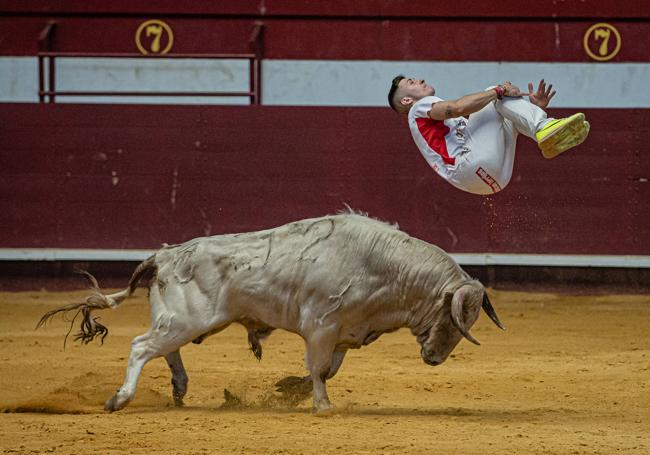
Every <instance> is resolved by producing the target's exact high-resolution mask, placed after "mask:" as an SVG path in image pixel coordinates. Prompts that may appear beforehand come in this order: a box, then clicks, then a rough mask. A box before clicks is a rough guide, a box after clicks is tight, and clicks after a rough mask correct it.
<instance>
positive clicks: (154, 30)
mask: <svg viewBox="0 0 650 455" xmlns="http://www.w3.org/2000/svg"><path fill="white" fill-rule="evenodd" d="M599 31H600V30H599ZM596 33H598V32H596ZM608 33H609V31H608ZM151 35H154V36H155V37H154V39H153V42H152V43H151V52H154V53H157V52H159V51H160V37H161V36H162V27H161V26H160V25H149V26H147V36H151ZM608 37H609V35H608Z"/></svg>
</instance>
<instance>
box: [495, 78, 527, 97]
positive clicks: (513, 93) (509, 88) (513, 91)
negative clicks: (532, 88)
mask: <svg viewBox="0 0 650 455" xmlns="http://www.w3.org/2000/svg"><path fill="white" fill-rule="evenodd" d="M501 86H502V87H503V88H504V89H505V90H504V92H503V96H510V97H518V96H525V95H526V93H522V91H521V90H520V89H519V87H517V86H515V85H512V82H510V81H505V82H504V83H503V84H501Z"/></svg>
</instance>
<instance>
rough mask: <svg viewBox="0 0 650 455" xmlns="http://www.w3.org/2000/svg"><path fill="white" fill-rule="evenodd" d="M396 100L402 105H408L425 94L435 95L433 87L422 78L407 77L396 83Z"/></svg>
mask: <svg viewBox="0 0 650 455" xmlns="http://www.w3.org/2000/svg"><path fill="white" fill-rule="evenodd" d="M397 87H398V89H397V102H398V103H399V104H401V105H403V106H410V105H412V104H413V103H415V102H417V101H418V100H420V99H422V98H424V97H425V96H432V95H435V93H436V91H435V89H434V88H433V87H431V86H430V85H428V84H426V83H425V81H424V79H413V78H412V77H407V78H404V79H402V80H401V81H399V84H398V85H397Z"/></svg>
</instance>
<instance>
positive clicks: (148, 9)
mask: <svg viewBox="0 0 650 455" xmlns="http://www.w3.org/2000/svg"><path fill="white" fill-rule="evenodd" d="M645 6H646V5H644V4H643V2H641V1H626V2H621V1H616V0H580V1H563V2H556V1H548V0H546V1H539V2H533V3H528V4H522V3H521V1H519V0H501V1H499V2H496V3H495V2H477V1H475V0H456V1H454V2H435V3H434V4H432V2H431V0H356V1H350V0H319V1H317V2H306V1H304V0H252V1H251V0H249V1H235V2H215V1H214V0H193V1H192V2H185V3H179V2H178V1H177V0H157V1H156V2H151V1H150V0H112V1H110V2H103V1H100V2H89V1H88V0H30V1H29V2H26V1H24V0H3V1H2V3H1V4H0V7H1V9H2V11H4V12H12V13H22V14H29V13H40V14H63V15H65V14H86V15H104V14H111V15H114V14H154V15H155V14H165V15H177V16H186V15H197V14H198V15H202V16H206V15H216V16H230V15H248V16H256V17H259V18H266V17H269V16H270V17H273V16H298V17H301V16H303V17H304V16H306V17H312V16H313V17H323V16H343V17H379V18H386V17H516V18H518V17H538V18H547V17H558V18H571V17H578V18H585V17H586V18H596V17H601V18H634V17H645V18H648V17H650V11H649V10H648V8H646V7H645Z"/></svg>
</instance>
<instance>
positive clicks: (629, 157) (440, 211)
mask: <svg viewBox="0 0 650 455" xmlns="http://www.w3.org/2000/svg"><path fill="white" fill-rule="evenodd" d="M568 113H569V112H568V111H566V110H554V111H553V112H551V114H552V115H554V116H556V117H559V116H563V115H566V114H568ZM585 113H586V115H587V118H588V119H589V121H590V122H591V128H592V130H591V134H590V137H589V138H588V139H587V141H586V142H585V143H584V144H583V145H582V146H580V147H579V148H578V149H576V150H572V151H570V152H567V153H565V154H563V155H561V156H560V157H558V158H556V159H554V160H545V159H543V158H542V157H541V154H540V152H539V150H537V147H536V145H535V144H534V143H533V142H532V141H530V140H527V139H526V138H521V139H520V141H519V146H518V151H517V158H516V162H515V169H514V175H513V179H512V181H511V183H510V185H509V186H508V187H507V188H505V189H504V190H503V191H501V192H500V193H498V194H496V195H494V196H489V197H481V196H475V195H470V194H467V193H464V192H462V191H460V190H457V189H455V188H453V187H452V186H451V185H449V184H448V183H446V182H444V181H443V180H442V179H440V178H439V177H438V176H437V175H436V174H435V173H434V172H433V171H431V169H430V168H429V167H428V166H426V164H425V163H423V162H422V158H421V156H420V154H419V153H418V150H417V148H416V147H415V145H414V144H413V141H412V139H411V137H410V133H409V131H408V127H406V125H405V124H404V122H403V119H401V118H400V117H399V116H397V115H396V114H395V113H394V112H392V111H391V110H390V109H387V108H386V109H384V108H322V107H320V108H307V107H266V106H262V107H246V106H241V107H225V106H128V105H127V106H110V105H30V104H0V125H2V134H1V135H0V162H2V163H3V165H2V169H1V170H0V173H1V174H2V175H1V178H0V247H43V248H48V247H49V248H157V247H158V246H159V245H160V244H161V243H162V242H167V243H175V242H180V241H183V240H186V239H189V238H192V237H196V236H202V235H209V234H216V233H225V232H240V231H247V230H255V229H261V228H266V227H271V226H275V225H279V224H282V223H286V222H289V221H292V220H296V219H300V218H305V217H311V216H320V215H323V214H326V213H334V212H336V211H337V210H339V209H340V208H342V207H343V204H344V203H348V204H350V205H351V206H352V207H354V208H358V209H362V210H365V211H368V212H369V213H370V214H371V215H373V216H376V217H379V218H382V219H386V220H391V221H397V222H399V224H400V226H401V227H402V228H403V229H404V230H405V231H407V232H409V233H410V234H412V235H415V236H416V237H419V238H422V239H424V240H427V241H430V242H433V243H435V244H437V245H440V246H441V247H443V248H445V249H447V250H449V251H452V252H486V251H491V252H501V253H537V254H540V253H547V254H553V253H556V254H634V255H638V254H640V255H647V254H650V212H648V210H647V207H650V191H649V190H648V189H649V188H650V187H649V186H648V185H649V183H648V173H649V170H650V155H648V154H647V153H644V151H645V150H646V139H645V138H647V137H648V136H649V135H650V110H644V109H617V110H615V111H612V110H602V109H596V110H586V111H585ZM360 119H363V121H360ZM630 119H634V121H633V122H630ZM296 125H300V128H299V129H296ZM251 130H254V131H255V134H254V135H252V134H249V132H250V131H251ZM612 150H616V153H611V151H612Z"/></svg>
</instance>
